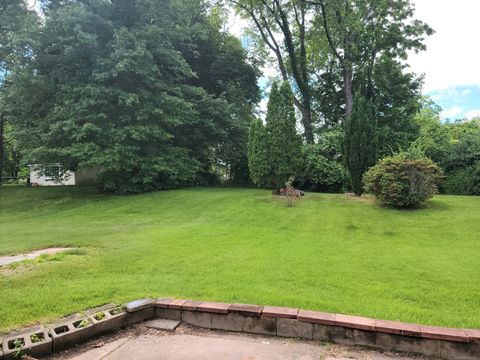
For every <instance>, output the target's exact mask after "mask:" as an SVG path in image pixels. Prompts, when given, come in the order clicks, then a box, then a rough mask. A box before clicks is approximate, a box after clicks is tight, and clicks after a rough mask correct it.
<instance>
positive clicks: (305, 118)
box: [301, 103, 314, 144]
mask: <svg viewBox="0 0 480 360" xmlns="http://www.w3.org/2000/svg"><path fill="white" fill-rule="evenodd" d="M301 110H302V124H303V128H304V133H303V136H304V137H305V141H306V142H307V144H313V143H314V139H313V128H312V109H311V105H310V103H307V104H305V103H304V104H303V106H302V109H301Z"/></svg>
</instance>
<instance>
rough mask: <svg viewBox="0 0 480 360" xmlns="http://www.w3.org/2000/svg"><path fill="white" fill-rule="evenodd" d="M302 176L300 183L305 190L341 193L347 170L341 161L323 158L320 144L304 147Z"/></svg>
mask: <svg viewBox="0 0 480 360" xmlns="http://www.w3.org/2000/svg"><path fill="white" fill-rule="evenodd" d="M303 154H304V160H303V166H304V167H303V174H302V178H301V179H300V182H301V184H302V186H303V187H304V188H306V189H310V190H313V191H322V192H341V191H342V190H343V187H344V184H345V183H346V182H347V178H348V177H347V170H346V169H345V167H344V166H343V164H342V162H341V161H337V160H335V159H332V158H328V157H327V156H325V154H324V152H323V151H322V148H321V145H320V144H314V145H305V147H304V150H303Z"/></svg>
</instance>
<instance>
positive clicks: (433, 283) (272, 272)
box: [0, 186, 480, 331]
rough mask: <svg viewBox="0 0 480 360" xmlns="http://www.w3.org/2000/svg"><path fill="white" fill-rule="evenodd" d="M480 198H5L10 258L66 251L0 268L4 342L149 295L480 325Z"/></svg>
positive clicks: (0, 210) (0, 246)
mask: <svg viewBox="0 0 480 360" xmlns="http://www.w3.org/2000/svg"><path fill="white" fill-rule="evenodd" d="M479 213H480V198H478V197H463V196H435V197H434V198H433V199H432V200H430V201H428V202H427V203H426V205H425V207H424V208H422V209H419V210H415V211H410V210H395V209H391V208H386V207H383V206H381V205H380V204H378V203H376V202H375V200H374V199H373V198H371V197H368V196H363V197H362V198H347V197H346V196H345V195H336V194H312V193H307V194H306V196H305V197H304V198H303V200H302V201H300V202H298V203H296V204H295V206H294V207H292V208H288V207H286V206H285V203H284V201H282V200H281V199H278V198H276V197H272V195H271V191H269V190H256V189H221V188H218V189H186V190H172V191H164V192H156V193H147V194H143V195H135V196H128V197H117V196H106V195H102V194H99V193H97V191H96V190H95V189H94V188H89V187H81V188H32V189H28V188H24V187H16V186H3V187H2V188H0V255H9V254H14V253H20V252H26V251H29V250H34V249H39V248H45V247H53V246H65V247H75V248H80V249H82V250H83V252H79V253H77V254H76V255H75V256H64V257H63V258H61V259H59V260H58V261H44V262H37V263H35V264H34V266H25V267H22V266H19V267H17V268H16V269H15V271H9V269H8V268H6V269H5V268H1V269H0V289H1V290H0V304H1V306H0V331H7V330H9V329H12V328H14V327H18V326H21V325H26V324H29V323H33V322H36V321H39V320H49V319H53V318H56V317H60V316H62V315H64V314H68V313H72V312H78V311H82V310H85V309H87V308H93V307H95V306H98V305H100V304H104V303H107V302H117V303H122V302H125V301H128V300H132V299H135V298H140V297H145V296H154V297H159V296H165V297H178V298H190V299H202V300H213V301H227V302H241V303H254V304H271V305H279V306H297V307H302V308H307V309H314V310H321V311H328V312H340V313H346V314H355V315H363V316H369V317H374V318H382V319H392V320H401V321H408V322H417V323H424V324H433V325H440V326H453V327H468V328H480V313H479V312H478V309H479V308H480V258H479V257H478V254H479V253H480V236H479V233H480V224H479V222H478V214H479Z"/></svg>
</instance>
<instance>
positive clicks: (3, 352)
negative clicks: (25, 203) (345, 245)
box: [0, 299, 480, 360]
mask: <svg viewBox="0 0 480 360" xmlns="http://www.w3.org/2000/svg"><path fill="white" fill-rule="evenodd" d="M98 313H101V314H103V315H102V318H101V319H96V318H95V315H96V314H98ZM152 318H164V319H173V320H181V321H183V322H184V323H187V324H190V325H193V326H198V327H203V328H209V329H218V330H226V331H238V332H246V333H252V334H262V335H271V336H281V337H292V338H301V339H305V340H317V341H327V342H333V343H339V344H344V345H362V346H369V347H372V348H377V349H381V350H386V351H398V352H410V353H418V354H422V355H427V356H436V357H441V358H444V359H479V358H480V330H469V329H453V328H442V327H434V326H424V325H417V324H409V323H402V322H396V321H386V320H375V319H370V318H365V317H358V316H351V315H342V314H331V313H323V312H316V311H307V310H301V309H297V308H287V307H274V306H259V305H246V304H226V303H218V302H208V301H207V302H202V301H192V300H178V299H158V300H154V299H141V300H135V301H133V302H130V303H128V304H127V305H126V306H125V307H115V306H113V305H112V306H106V307H102V308H97V309H93V310H90V311H87V315H85V316H83V317H75V318H71V319H64V320H63V321H59V322H57V323H56V324H54V325H52V326H49V327H47V328H46V329H45V328H43V327H42V326H37V327H34V328H30V329H26V330H24V331H21V332H16V333H12V334H9V335H8V336H6V337H4V339H3V341H0V344H2V347H1V348H0V360H10V359H15V349H13V347H14V346H13V344H14V342H15V340H18V341H17V343H21V344H23V346H22V352H23V353H24V354H29V355H32V356H45V355H48V354H50V353H52V352H58V351H60V350H63V349H65V348H68V347H71V346H73V345H76V344H79V343H81V342H84V341H86V340H89V339H92V338H94V337H98V336H100V335H103V334H105V333H108V332H113V331H115V330H118V329H120V328H122V327H126V326H129V325H132V324H135V323H138V322H141V321H145V320H148V319H152ZM34 334H35V335H34Z"/></svg>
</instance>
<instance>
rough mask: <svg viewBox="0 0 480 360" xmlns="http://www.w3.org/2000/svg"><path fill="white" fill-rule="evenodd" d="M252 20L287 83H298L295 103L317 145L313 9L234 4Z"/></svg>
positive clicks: (276, 3) (236, 0)
mask: <svg viewBox="0 0 480 360" xmlns="http://www.w3.org/2000/svg"><path fill="white" fill-rule="evenodd" d="M230 2H231V3H233V4H234V5H235V6H236V7H237V9H238V10H239V11H240V13H242V14H243V15H245V16H246V17H248V18H249V19H250V20H251V21H252V22H253V25H254V26H255V28H256V30H257V31H258V33H259V34H260V36H261V38H262V40H263V42H264V44H265V45H266V47H267V48H268V49H269V50H270V51H271V52H272V53H273V54H274V55H275V58H276V60H277V64H278V69H279V70H280V73H281V76H282V78H283V80H284V81H289V80H292V81H293V82H294V83H295V90H296V93H297V95H296V96H294V98H293V100H294V103H295V106H296V107H297V108H298V110H299V111H300V112H301V114H302V125H303V128H304V138H305V141H306V142H307V143H313V142H314V131H313V122H314V119H313V116H312V81H311V75H312V74H311V73H312V71H311V69H310V68H309V57H311V56H312V55H311V52H312V48H311V47H309V46H308V43H307V35H308V30H309V27H310V22H309V20H308V19H309V14H308V13H309V10H310V7H311V6H310V5H309V4H307V3H306V2H305V1H298V0H293V1H292V0H273V1H267V0H230Z"/></svg>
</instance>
